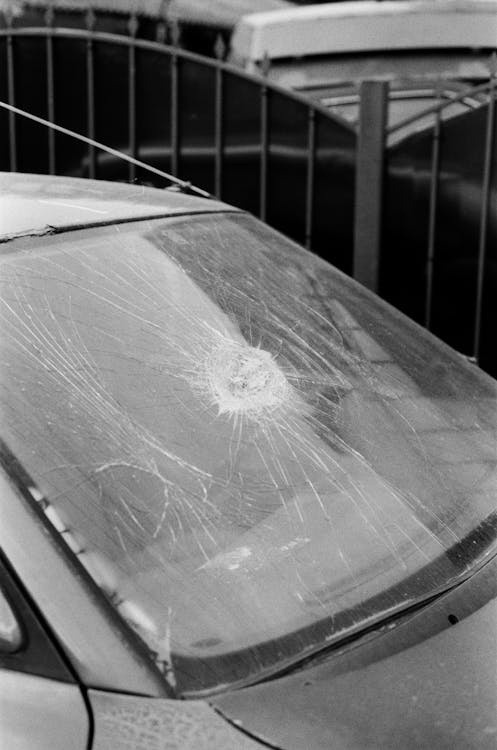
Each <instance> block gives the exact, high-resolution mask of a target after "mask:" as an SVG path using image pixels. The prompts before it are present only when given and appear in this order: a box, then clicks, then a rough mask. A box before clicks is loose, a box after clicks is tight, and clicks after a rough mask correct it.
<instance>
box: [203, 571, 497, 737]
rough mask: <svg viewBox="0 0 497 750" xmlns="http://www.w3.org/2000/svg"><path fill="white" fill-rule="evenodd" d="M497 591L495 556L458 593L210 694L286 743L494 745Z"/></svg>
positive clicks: (219, 705) (227, 712) (258, 732)
mask: <svg viewBox="0 0 497 750" xmlns="http://www.w3.org/2000/svg"><path fill="white" fill-rule="evenodd" d="M496 593H497V560H496V559H495V558H494V560H493V561H491V562H490V563H488V564H487V565H486V566H484V567H483V568H482V569H480V571H479V572H478V573H476V574H475V575H474V576H473V577H472V578H470V579H469V580H467V581H466V582H465V583H463V584H461V585H460V586H459V587H457V588H455V589H454V590H452V591H451V592H449V593H447V594H446V595H444V596H442V597H440V598H439V599H437V600H436V601H434V602H432V603H431V604H429V605H427V606H425V607H424V608H422V609H421V610H418V611H417V612H415V613H412V614H410V615H408V616H406V617H404V618H403V619H402V620H398V621H397V622H390V623H386V624H385V626H384V627H383V628H380V629H379V630H377V631H375V632H372V633H370V634H369V635H365V636H364V637H363V638H362V639H360V640H359V641H355V642H351V643H349V644H348V645H345V646H344V647H343V648H341V649H340V650H338V651H335V652H333V653H331V654H328V656H327V657H326V658H324V659H323V660H322V661H321V662H320V663H316V664H314V665H312V664H311V665H308V666H307V667H305V668H303V669H301V670H299V671H297V672H294V673H292V674H289V675H287V676H285V677H282V678H280V679H275V680H273V681H270V682H265V683H262V684H260V685H257V686H253V687H251V688H247V689H245V690H240V691H238V692H232V693H229V694H226V695H223V696H219V697H217V698H214V699H211V701H210V702H211V704H213V705H214V707H215V708H216V709H217V710H218V711H219V712H220V713H222V714H223V716H224V717H225V718H226V719H228V720H229V721H230V722H232V723H234V724H235V725H236V726H239V727H240V728H242V729H243V730H244V731H246V732H247V733H249V734H250V735H251V736H252V737H254V738H257V739H260V740H261V741H263V742H265V743H267V744H268V746H270V747H274V748H282V749H283V748H284V750H302V748H303V747H305V748H306V750H329V748H333V749H334V750H360V749H362V748H368V750H371V749H373V748H375V749H376V748H377V749H378V750H379V748H381V749H382V750H388V749H391V750H394V749H396V748H399V747H402V748H405V750H415V748H420V747H436V748H438V750H442V749H443V748H447V749H449V748H450V749H451V750H459V749H460V750H463V749H464V750H471V749H472V748H474V749H475V750H476V749H478V750H485V749H487V748H488V750H490V749H491V748H495V746H496V742H497V712H496V710H495V707H496V705H497V670H496V668H495V664H496V662H497V636H496V633H497V599H496V598H495V597H496Z"/></svg>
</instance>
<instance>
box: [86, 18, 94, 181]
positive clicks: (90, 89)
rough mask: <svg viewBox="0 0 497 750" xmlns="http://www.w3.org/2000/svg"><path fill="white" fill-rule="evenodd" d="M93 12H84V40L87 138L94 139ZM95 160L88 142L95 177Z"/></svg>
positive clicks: (92, 177) (89, 159)
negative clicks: (85, 37) (86, 31)
mask: <svg viewBox="0 0 497 750" xmlns="http://www.w3.org/2000/svg"><path fill="white" fill-rule="evenodd" d="M95 21H96V19H95V14H94V13H93V11H92V10H91V8H90V10H89V11H88V12H87V14H86V26H87V30H88V37H87V40H86V111H87V133H88V138H92V139H93V140H95V55H94V46H93V36H92V34H93V30H94V28H95ZM95 176H96V161H95V148H94V146H92V145H91V144H88V177H89V178H90V179H95Z"/></svg>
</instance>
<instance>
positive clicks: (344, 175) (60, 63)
mask: <svg viewBox="0 0 497 750" xmlns="http://www.w3.org/2000/svg"><path fill="white" fill-rule="evenodd" d="M458 96H459V95H456V96H455V97H454V96H452V97H451V98H450V99H449V100H445V101H443V100H442V97H441V102H440V104H436V105H435V106H433V107H429V108H427V109H426V110H424V111H423V112H421V113H418V114H417V115H416V117H410V118H405V119H404V120H403V121H402V122H399V123H398V124H397V125H396V126H394V127H390V128H388V126H387V122H388V118H387V117H386V116H385V110H386V107H387V106H388V99H389V91H388V85H387V84H385V83H384V82H378V81H372V82H365V83H364V84H363V87H362V89H361V93H360V117H359V125H358V128H357V130H356V128H355V127H354V126H352V125H350V124H349V123H347V122H346V121H345V120H342V119H340V118H338V117H334V116H333V115H332V114H330V112H329V111H328V110H326V109H325V108H324V107H322V106H320V105H318V104H315V103H313V102H312V101H311V100H309V99H306V98H304V97H303V96H301V95H298V94H294V93H292V92H289V91H285V90H283V89H281V88H279V87H278V86H276V85H273V84H270V83H269V82H267V81H266V80H265V79H264V78H256V77H253V76H250V75H247V74H245V73H243V72H241V71H239V70H237V69H235V68H233V67H232V66H228V65H226V64H223V63H220V62H219V61H216V60H214V59H210V58H203V57H201V56H199V55H195V54H193V53H189V52H186V51H184V50H180V49H178V48H177V47H174V46H167V45H165V44H162V43H157V42H149V41H146V40H143V39H137V38H136V37H134V36H133V35H130V36H117V35H112V34H108V33H104V32H95V31H83V30H80V29H60V28H53V27H43V28H33V29H28V28H19V29H16V28H12V27H6V28H4V29H3V30H0V99H1V100H4V101H6V102H7V103H8V104H9V105H10V106H11V107H18V108H20V109H24V110H26V111H28V112H30V113H31V114H32V115H34V116H37V117H39V118H42V119H45V120H48V121H51V122H53V123H56V124H57V125H59V126H60V127H61V128H66V129H67V130H72V131H75V132H77V133H81V134H83V135H85V136H86V137H87V138H88V139H89V142H88V141H87V142H86V143H83V142H81V141H80V140H77V139H75V138H73V137H70V136H68V135H67V134H64V133H62V132H60V131H59V132H57V131H56V130H54V129H53V128H47V127H45V126H43V125H41V124H40V123H36V122H33V121H31V122H29V121H28V120H26V119H25V118H21V117H20V116H19V115H17V114H16V113H15V112H14V111H12V110H11V111H10V112H4V111H2V112H0V128H1V129H2V132H3V137H2V138H1V140H0V169H4V170H5V169H6V170H15V171H26V172H39V173H49V174H65V175H73V176H80V177H96V178H100V179H111V180H124V181H140V182H144V183H147V184H154V185H156V186H159V187H162V186H164V185H165V184H166V183H167V178H164V177H162V176H161V175H160V174H151V172H150V171H149V170H145V169H143V168H142V167H141V166H140V165H139V164H137V163H136V160H138V161H142V162H145V163H146V164H148V165H151V166H152V167H153V168H154V169H155V170H157V171H158V172H169V173H171V174H172V175H174V176H176V177H179V178H182V179H183V180H187V181H189V182H191V183H194V184H196V185H198V186H199V187H200V188H201V189H203V190H204V191H207V192H209V193H211V194H214V195H215V196H216V197H218V198H220V199H222V200H225V201H227V202H229V203H233V204H235V205H237V206H240V207H241V208H245V209H246V210H248V211H250V212H252V213H254V214H255V215H258V216H260V217H261V218H262V219H264V220H265V221H267V222H268V223H269V224H271V225H272V226H274V227H276V228H277V229H279V230H281V231H282V232H284V233H285V234H286V235H287V236H289V237H291V238H293V239H295V240H296V241H297V242H299V243H301V244H304V245H305V246H307V247H308V248H309V249H311V250H313V251H314V252H316V253H318V254H319V255H321V256H322V257H324V258H326V259H327V260H329V261H330V262H332V263H334V264H335V265H336V266H338V267H339V268H341V269H342V270H343V271H345V272H346V273H349V274H353V275H354V276H355V277H356V278H358V279H359V280H360V281H362V282H363V283H365V284H366V285H368V286H370V287H371V288H373V289H374V290H375V291H378V292H379V293H380V294H381V295H382V296H384V297H385V298H386V299H388V300H389V301H390V302H392V303H393V304H394V305H396V306H397V307H398V308H400V309H401V310H403V311H404V312H405V313H407V314H408V315H410V316H411V317H412V318H414V319H415V320H417V321H418V322H420V323H421V324H422V325H425V326H427V327H428V328H430V329H431V330H432V331H433V332H434V333H436V334H437V335H438V336H440V337H441V338H443V339H445V340H446V341H447V342H448V343H450V344H451V345H452V346H454V347H455V348H456V349H458V350H459V351H461V352H462V353H464V354H466V355H467V356H470V357H472V358H473V359H474V360H475V361H478V362H479V363H480V364H481V366H482V367H483V368H484V369H486V370H487V371H489V372H490V373H492V374H493V375H494V376H497V348H496V347H495V345H494V339H495V335H494V332H493V327H494V320H495V319H496V317H497V310H496V300H497V163H496V160H497V147H496V123H495V119H496V118H495V96H496V80H495V77H494V76H492V74H491V75H490V77H489V81H488V82H486V83H485V84H483V85H480V86H475V87H470V86H468V87H467V88H465V90H464V91H462V92H461V94H460V97H464V101H469V100H470V101H471V106H470V107H468V108H467V111H466V112H465V113H463V114H457V115H454V116H452V112H454V111H455V110H454V109H452V110H450V109H449V108H453V105H454V102H455V101H457V98H458ZM461 100H462V99H461ZM97 142H101V143H104V144H106V145H107V146H108V147H110V149H111V151H112V150H114V151H115V152H120V153H124V154H126V155H128V157H129V160H128V163H126V162H125V161H124V160H123V159H121V158H120V156H119V154H117V153H109V151H107V152H105V151H101V150H100V149H98V148H97V146H96V143H97ZM130 161H131V162H135V163H130Z"/></svg>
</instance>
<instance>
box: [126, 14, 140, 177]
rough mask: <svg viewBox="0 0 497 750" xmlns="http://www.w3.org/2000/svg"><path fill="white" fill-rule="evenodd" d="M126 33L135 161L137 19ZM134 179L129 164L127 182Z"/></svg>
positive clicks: (131, 146) (131, 148) (131, 145)
mask: <svg viewBox="0 0 497 750" xmlns="http://www.w3.org/2000/svg"><path fill="white" fill-rule="evenodd" d="M128 31H129V35H130V37H131V41H132V43H131V44H130V45H129V47H128V139H129V141H128V142H129V153H130V156H132V157H133V158H134V159H136V46H135V40H136V34H137V32H138V19H137V17H136V15H134V14H133V15H131V16H130V19H129V23H128ZM135 177H136V167H135V165H134V164H131V162H130V163H129V164H128V180H129V181H130V182H133V181H134V179H135Z"/></svg>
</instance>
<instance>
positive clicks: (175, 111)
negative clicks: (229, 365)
mask: <svg viewBox="0 0 497 750" xmlns="http://www.w3.org/2000/svg"><path fill="white" fill-rule="evenodd" d="M170 31H171V43H172V46H173V50H172V53H171V174H172V175H174V176H175V177H176V176H177V175H178V164H179V121H178V118H179V66H180V59H179V57H178V55H177V54H176V47H178V46H179V42H180V37H181V30H180V27H179V23H178V20H177V19H176V18H174V19H172V21H171V26H170Z"/></svg>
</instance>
